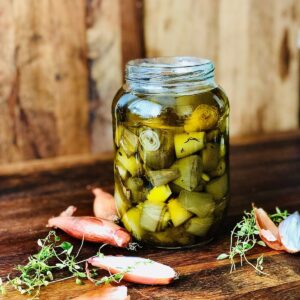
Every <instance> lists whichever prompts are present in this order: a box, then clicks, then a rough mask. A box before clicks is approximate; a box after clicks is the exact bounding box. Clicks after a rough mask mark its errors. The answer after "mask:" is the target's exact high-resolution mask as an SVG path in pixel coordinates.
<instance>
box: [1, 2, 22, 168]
mask: <svg viewBox="0 0 300 300" xmlns="http://www.w3.org/2000/svg"><path fill="white" fill-rule="evenodd" d="M0 45H1V47H0V164H1V163H2V162H4V161H12V160H17V159H19V157H20V153H19V151H18V148H17V145H16V132H15V91H16V88H17V80H16V74H17V73H16V68H15V36H14V19H13V5H12V2H11V1H5V0H1V1H0ZM3 45H5V46H3Z"/></svg>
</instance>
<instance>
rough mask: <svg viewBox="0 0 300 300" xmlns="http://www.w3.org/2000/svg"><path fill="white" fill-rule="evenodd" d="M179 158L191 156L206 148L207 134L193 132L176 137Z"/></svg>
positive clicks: (176, 135)
mask: <svg viewBox="0 0 300 300" xmlns="http://www.w3.org/2000/svg"><path fill="white" fill-rule="evenodd" d="M174 144H175V152H176V157H177V158H182V157H185V156H188V155H191V154H193V153H195V152H197V151H199V150H201V149H203V148H204V144H205V132H191V133H181V134H175V135H174Z"/></svg>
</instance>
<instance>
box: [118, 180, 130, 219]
mask: <svg viewBox="0 0 300 300" xmlns="http://www.w3.org/2000/svg"><path fill="white" fill-rule="evenodd" d="M129 197H130V192H129V191H128V190H127V189H126V188H125V187H124V186H123V184H122V182H121V180H120V178H119V177H117V176H116V180H115V194H114V198H115V201H116V207H117V211H118V216H119V217H122V216H123V215H124V214H125V213H126V211H127V210H128V209H129V208H130V207H131V203H130V201H129Z"/></svg>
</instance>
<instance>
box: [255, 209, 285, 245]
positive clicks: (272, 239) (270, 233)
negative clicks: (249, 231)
mask: <svg viewBox="0 0 300 300" xmlns="http://www.w3.org/2000/svg"><path fill="white" fill-rule="evenodd" d="M253 210H254V216H255V222H256V226H257V228H258V231H259V236H260V238H261V239H262V240H263V241H264V242H265V244H266V245H268V246H269V247H270V248H272V249H274V250H285V249H284V247H283V245H282V243H281V239H280V235H279V230H278V227H277V226H276V225H275V224H274V223H273V221H272V220H271V219H270V217H269V216H268V214H267V213H266V212H265V211H264V210H263V209H262V208H256V207H253Z"/></svg>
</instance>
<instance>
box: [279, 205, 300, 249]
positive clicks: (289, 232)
mask: <svg viewBox="0 0 300 300" xmlns="http://www.w3.org/2000/svg"><path fill="white" fill-rule="evenodd" d="M279 234H280V239H281V242H282V244H283V246H284V249H285V250H286V251H287V252H289V253H296V252H299V251H300V215H299V213H298V212H297V211H296V212H294V213H293V214H291V215H290V216H288V217H287V218H286V219H285V220H284V221H282V222H281V223H280V224H279Z"/></svg>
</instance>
